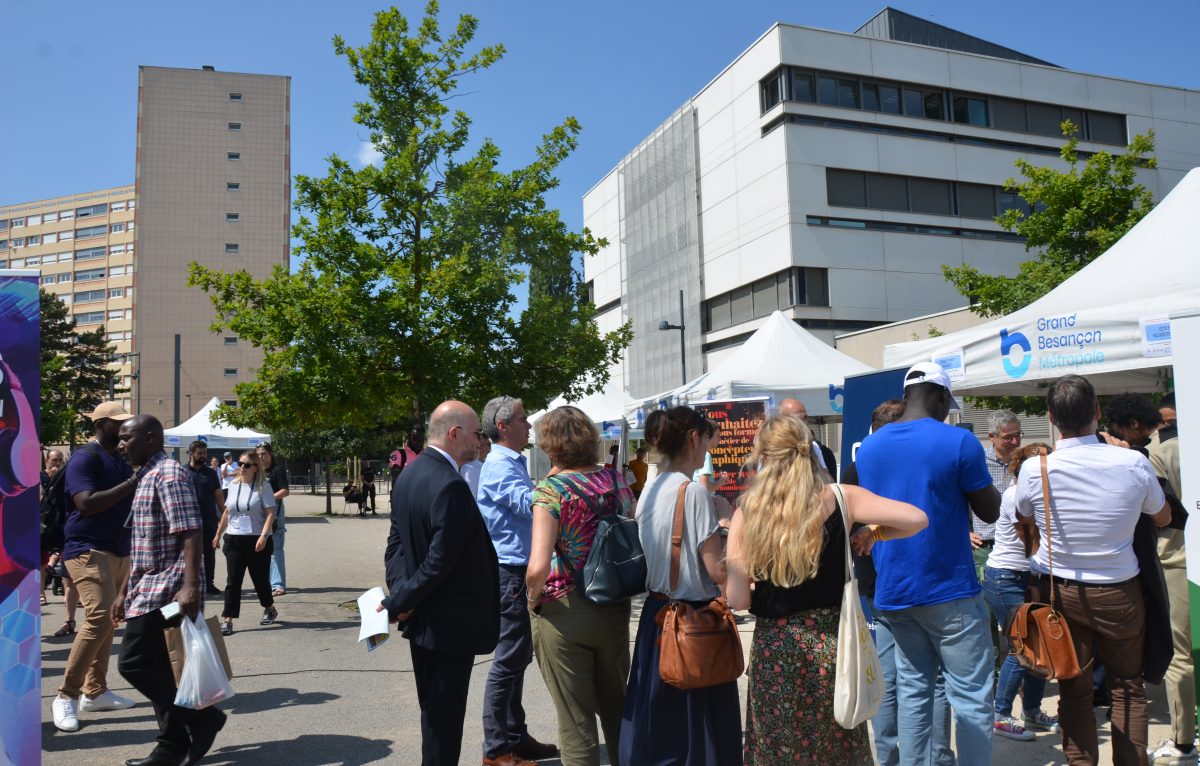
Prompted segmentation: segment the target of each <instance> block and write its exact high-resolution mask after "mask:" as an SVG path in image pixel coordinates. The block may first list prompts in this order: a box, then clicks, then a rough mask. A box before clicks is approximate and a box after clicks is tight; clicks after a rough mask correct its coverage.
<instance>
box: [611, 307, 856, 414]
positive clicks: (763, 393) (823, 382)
mask: <svg viewBox="0 0 1200 766" xmlns="http://www.w3.org/2000/svg"><path fill="white" fill-rule="evenodd" d="M870 371H871V367H869V366H868V365H866V364H863V363H862V362H860V361H858V360H857V359H854V358H852V357H849V356H846V355H845V354H843V353H842V352H840V351H838V350H837V349H835V348H833V347H832V346H830V345H829V344H828V343H825V342H823V341H821V340H820V339H819V338H817V337H815V336H813V335H812V334H811V333H809V332H808V331H807V330H805V329H804V328H802V327H800V326H799V325H798V324H796V323H795V322H793V321H792V320H791V319H790V318H788V316H787V315H786V314H784V313H783V312H782V311H776V312H775V313H773V314H771V316H770V317H768V318H767V322H766V324H764V325H763V326H762V327H760V328H758V330H757V331H755V333H754V334H753V335H751V336H750V338H749V339H747V340H746V342H745V343H743V344H742V345H741V346H739V347H738V348H737V350H735V351H734V352H733V353H732V354H730V355H729V356H728V357H726V358H725V359H723V360H722V361H721V362H719V363H718V364H717V365H716V366H715V367H713V369H711V370H709V371H708V372H706V373H704V374H703V375H701V376H700V377H698V378H696V379H695V380H692V381H690V382H688V383H686V384H684V385H682V386H680V387H679V388H676V389H673V390H671V391H667V392H665V393H662V394H659V395H658V396H652V397H649V398H646V399H642V400H638V401H634V402H629V403H627V404H626V405H625V413H626V416H627V418H628V419H629V421H630V424H631V425H637V426H639V427H640V426H641V424H642V422H643V421H644V417H645V415H646V414H647V413H649V412H650V411H651V410H655V409H658V408H659V407H660V406H661V405H662V404H668V405H675V404H696V403H700V402H705V401H717V400H728V399H750V398H757V397H770V398H773V399H774V400H776V401H778V400H780V399H784V398H787V397H789V396H790V397H795V398H796V399H799V400H800V401H801V402H803V403H804V406H805V408H806V409H807V410H808V414H809V415H810V416H812V417H823V416H829V415H840V414H841V411H842V404H841V387H842V384H843V383H844V382H845V379H846V376H847V375H856V374H858V373H863V372H870Z"/></svg>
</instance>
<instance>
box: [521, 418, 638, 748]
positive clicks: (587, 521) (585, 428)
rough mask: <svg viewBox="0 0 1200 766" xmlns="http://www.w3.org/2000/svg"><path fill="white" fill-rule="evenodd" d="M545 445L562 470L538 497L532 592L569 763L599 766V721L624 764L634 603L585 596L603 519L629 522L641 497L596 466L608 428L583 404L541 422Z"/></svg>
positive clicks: (537, 647)
mask: <svg viewBox="0 0 1200 766" xmlns="http://www.w3.org/2000/svg"><path fill="white" fill-rule="evenodd" d="M537 436H538V440H537V441H538V446H539V447H541V448H542V450H543V451H544V452H545V453H546V454H547V455H548V456H549V457H550V462H551V463H552V464H553V468H552V469H551V471H550V473H549V475H547V476H546V478H545V479H543V480H542V482H541V483H540V484H538V486H537V489H536V490H534V495H533V543H532V545H531V546H530V551H529V568H528V569H527V570H526V574H525V585H526V588H527V589H528V593H529V609H530V611H532V612H533V614H532V615H531V616H530V621H531V623H532V629H533V647H534V653H535V654H536V655H537V661H538V668H539V669H540V670H541V671H542V678H543V679H544V680H545V681H546V689H547V690H548V691H549V692H550V698H551V699H552V700H554V708H555V710H556V711H557V713H558V741H559V743H560V746H561V748H562V763H563V766H599V763H600V747H599V739H598V737H597V732H596V719H597V718H599V719H600V725H601V726H602V727H603V729H604V744H605V746H606V748H607V751H608V752H607V754H608V762H609V763H611V764H617V763H618V762H619V761H618V755H617V751H618V743H619V741H620V729H621V708H622V706H623V705H624V704H625V678H626V676H628V675H629V612H630V602H629V600H628V599H626V600H624V601H619V602H617V603H615V604H605V605H599V604H594V603H592V602H591V601H589V600H588V599H587V598H585V597H584V596H583V595H582V594H581V593H580V591H579V588H578V587H577V586H578V582H577V576H578V575H579V574H580V573H581V572H582V571H583V566H584V564H585V563H587V560H588V556H589V555H590V554H591V552H592V545H593V543H594V542H595V538H596V529H597V527H598V525H599V523H600V518H601V516H602V515H608V514H611V513H613V512H618V513H620V514H621V515H626V516H627V515H629V513H630V511H631V510H632V508H633V493H632V492H631V491H630V489H629V486H628V485H627V484H626V483H625V478H624V477H623V476H622V475H621V474H620V472H618V471H614V470H609V469H608V468H605V467H601V466H599V465H597V464H596V457H597V453H598V451H599V448H600V431H599V430H598V429H597V428H596V425H595V423H593V422H592V419H591V418H590V417H588V416H587V415H586V414H584V412H583V411H582V410H580V409H578V408H576V407H570V406H566V407H559V408H557V409H554V410H551V411H550V412H548V413H546V415H545V416H544V417H542V419H541V420H540V421H539V422H538V424H537Z"/></svg>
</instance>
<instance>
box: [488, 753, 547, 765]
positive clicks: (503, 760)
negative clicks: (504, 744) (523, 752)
mask: <svg viewBox="0 0 1200 766" xmlns="http://www.w3.org/2000/svg"><path fill="white" fill-rule="evenodd" d="M483 766H537V764H536V763H534V762H533V761H527V760H525V759H524V758H522V757H521V756H519V755H517V754H516V753H515V752H512V753H505V754H504V755H498V756H496V757H495V758H484V759H483Z"/></svg>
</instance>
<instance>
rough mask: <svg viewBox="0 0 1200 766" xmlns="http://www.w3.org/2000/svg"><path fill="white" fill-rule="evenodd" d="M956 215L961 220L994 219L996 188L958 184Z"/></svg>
mask: <svg viewBox="0 0 1200 766" xmlns="http://www.w3.org/2000/svg"><path fill="white" fill-rule="evenodd" d="M956 185H957V186H958V214H959V215H961V216H962V217H963V218H986V219H988V220H989V221H990V220H992V219H993V218H995V217H996V187H994V186H986V185H984V184H967V183H958V184H956Z"/></svg>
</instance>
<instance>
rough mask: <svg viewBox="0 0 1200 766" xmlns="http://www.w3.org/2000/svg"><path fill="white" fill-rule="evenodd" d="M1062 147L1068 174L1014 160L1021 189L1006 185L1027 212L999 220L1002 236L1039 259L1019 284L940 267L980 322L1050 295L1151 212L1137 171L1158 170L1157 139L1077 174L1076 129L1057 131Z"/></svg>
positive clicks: (1140, 140) (1025, 266)
mask: <svg viewBox="0 0 1200 766" xmlns="http://www.w3.org/2000/svg"><path fill="white" fill-rule="evenodd" d="M1062 130H1063V135H1064V136H1067V142H1066V144H1064V145H1063V148H1062V151H1061V152H1060V156H1061V157H1062V159H1063V161H1064V162H1066V163H1067V166H1068V167H1067V170H1058V169H1056V168H1052V167H1042V166H1039V165H1034V164H1033V163H1031V162H1029V161H1028V160H1024V159H1019V160H1017V162H1016V165H1017V169H1018V170H1020V172H1021V175H1022V176H1023V177H1024V180H1023V181H1017V179H1015V178H1010V179H1008V180H1007V181H1005V183H1004V188H1005V189H1006V190H1008V191H1015V192H1018V193H1019V194H1020V195H1021V198H1022V199H1024V200H1025V202H1026V203H1028V205H1029V207H1030V212H1029V213H1028V214H1026V213H1023V212H1022V211H1020V210H1015V209H1012V210H1008V211H1006V212H1005V213H1004V214H1003V215H1001V216H998V217H997V218H996V222H997V223H999V224H1000V225H1001V226H1002V227H1004V229H1005V230H1006V231H1011V232H1016V233H1017V234H1020V235H1021V236H1022V237H1024V238H1025V250H1026V251H1035V250H1036V251H1037V254H1036V255H1035V257H1034V258H1032V259H1030V260H1028V261H1024V262H1023V263H1021V265H1020V270H1019V272H1018V273H1017V275H1016V276H1013V277H1008V276H994V275H990V274H984V273H983V272H981V271H980V270H979V269H977V268H975V267H974V266H971V265H969V264H964V265H962V266H955V267H950V266H943V267H942V273H943V274H945V276H946V279H948V280H949V281H950V282H951V283H952V284H953V285H954V286H955V288H957V289H958V291H959V292H960V293H962V294H963V295H965V296H966V297H967V298H969V299H970V301H971V310H972V311H974V312H975V313H976V314H979V315H980V316H985V317H990V316H1001V315H1004V314H1011V313H1012V312H1014V311H1016V310H1017V309H1020V308H1023V307H1025V306H1028V305H1029V304H1030V303H1033V302H1034V301H1035V300H1037V299H1038V298H1041V297H1042V296H1043V295H1045V294H1046V293H1048V292H1050V291H1051V290H1053V289H1054V288H1055V287H1057V286H1058V285H1059V284H1061V283H1062V281H1063V280H1064V279H1066V278H1067V277H1069V276H1071V275H1072V274H1074V273H1075V272H1077V271H1079V270H1080V269H1082V268H1083V267H1084V266H1086V265H1088V264H1089V263H1091V262H1092V261H1094V260H1095V259H1096V258H1097V257H1098V256H1099V255H1100V254H1101V253H1103V252H1104V251H1105V250H1108V249H1109V248H1110V247H1112V246H1113V245H1114V244H1116V242H1117V240H1119V239H1120V238H1121V237H1123V236H1125V233H1126V232H1128V231H1129V230H1130V229H1132V228H1133V227H1134V225H1135V224H1137V222H1138V221H1140V220H1142V218H1143V217H1144V216H1145V215H1146V214H1147V213H1149V212H1150V210H1151V208H1153V207H1154V200H1153V198H1152V197H1151V196H1150V192H1149V191H1148V190H1147V189H1146V187H1144V186H1142V185H1141V184H1139V183H1138V182H1137V169H1138V168H1139V167H1145V168H1153V167H1157V161H1156V160H1155V159H1154V157H1151V156H1149V155H1150V154H1151V153H1152V152H1153V151H1154V132H1153V131H1151V132H1149V133H1147V134H1146V135H1144V136H1135V137H1134V139H1133V141H1131V142H1130V144H1129V147H1128V149H1127V150H1126V152H1125V153H1124V154H1120V155H1116V156H1113V155H1111V154H1109V153H1108V152H1097V153H1096V154H1093V155H1092V156H1091V157H1088V158H1087V160H1086V162H1085V163H1084V165H1083V167H1082V168H1080V167H1079V155H1078V151H1077V149H1078V145H1079V140H1078V138H1077V135H1076V133H1077V128H1076V127H1075V126H1074V125H1073V124H1072V123H1071V121H1070V120H1067V121H1065V122H1063V124H1062Z"/></svg>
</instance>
